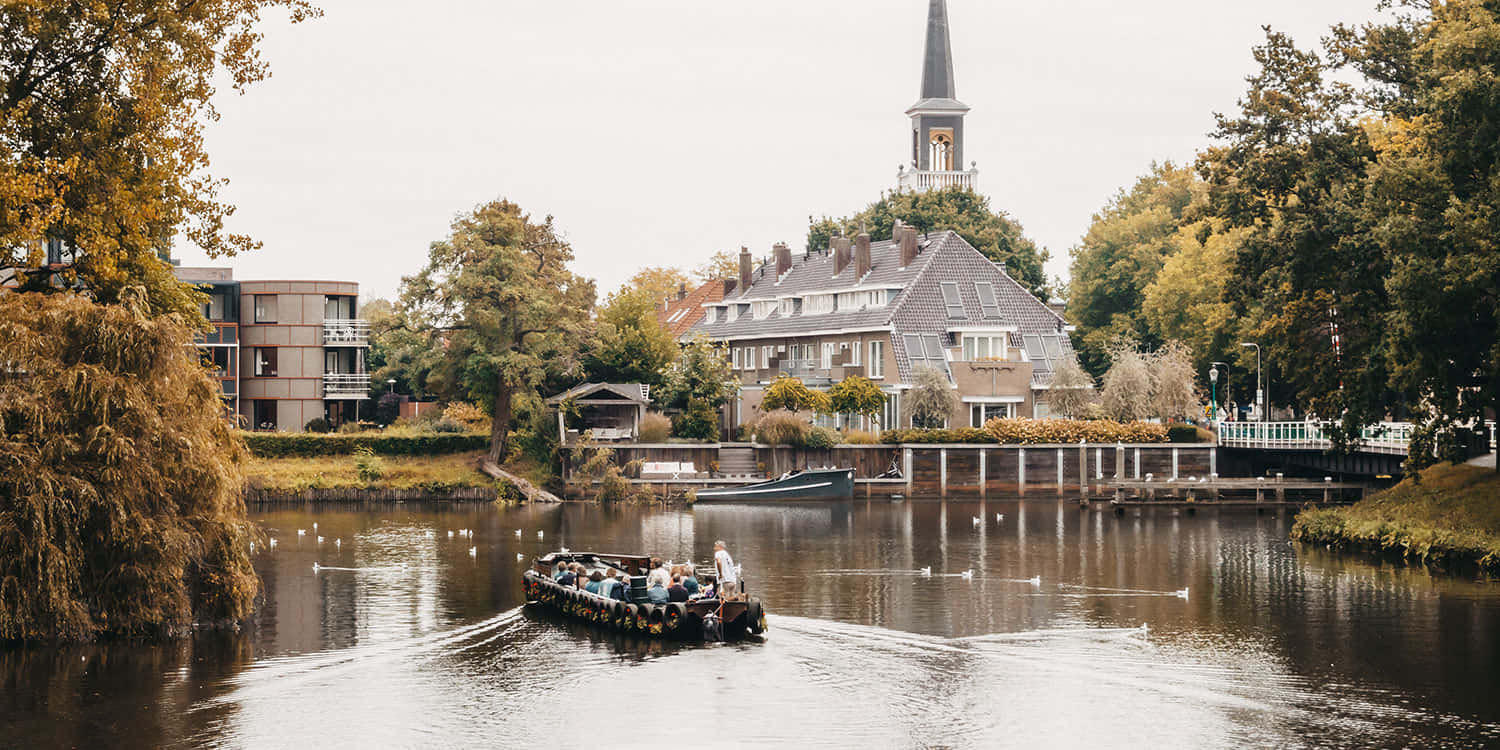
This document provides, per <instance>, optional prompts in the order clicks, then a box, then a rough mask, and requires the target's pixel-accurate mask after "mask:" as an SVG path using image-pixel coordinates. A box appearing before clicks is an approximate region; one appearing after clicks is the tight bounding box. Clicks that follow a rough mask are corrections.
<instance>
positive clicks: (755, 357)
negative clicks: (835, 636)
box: [685, 226, 1072, 429]
mask: <svg viewBox="0 0 1500 750" xmlns="http://www.w3.org/2000/svg"><path fill="white" fill-rule="evenodd" d="M895 235H896V237H895V238H894V239H893V240H889V241H882V242H871V241H870V237H869V235H867V234H860V235H859V236H858V237H856V238H854V239H853V240H851V239H850V238H847V237H838V238H835V239H834V241H833V243H832V244H833V246H832V247H831V248H828V249H827V250H826V251H823V252H810V253H803V254H800V255H797V256H794V255H793V254H792V252H791V250H790V249H789V248H788V247H787V246H786V245H784V244H779V245H776V246H775V248H774V249H773V251H772V257H771V259H770V260H769V261H767V262H765V263H762V264H761V265H760V266H759V267H758V268H753V267H752V266H753V263H752V260H751V256H750V253H749V252H748V251H745V250H741V252H740V269H739V279H738V283H737V284H736V285H735V289H734V290H733V291H731V292H730V293H728V294H726V295H725V297H724V298H723V299H722V300H719V301H716V302H712V303H705V307H706V309H707V313H706V315H704V317H703V319H702V320H700V321H699V322H698V323H697V324H695V325H694V326H693V327H692V328H691V329H689V331H688V332H687V333H686V334H685V336H686V337H693V336H704V337H707V338H708V339H710V340H712V341H716V342H721V343H722V344H723V345H724V346H725V347H726V348H727V349H728V351H729V356H730V361H731V363H732V365H733V367H734V370H735V372H737V373H738V374H739V376H740V385H741V392H740V396H739V398H738V399H737V400H736V401H735V402H734V403H732V404H731V405H730V406H729V407H728V413H727V414H726V415H725V417H726V421H727V422H728V423H729V424H732V425H737V424H743V423H746V422H750V421H753V420H754V419H756V418H757V417H758V416H759V415H760V413H761V412H760V409H759V407H760V402H761V398H762V396H763V393H764V389H765V386H766V385H767V384H769V383H770V382H771V381H772V380H773V379H775V378H776V377H777V376H778V375H781V374H786V375H790V376H794V377H797V378H800V379H801V380H802V381H803V382H804V383H806V384H807V385H808V386H809V387H811V388H814V389H826V388H828V387H829V386H831V385H833V384H834V383H836V382H838V381H840V380H842V379H844V378H846V377H849V376H851V375H862V376H864V377H867V378H870V379H871V380H873V381H875V382H876V383H879V384H880V385H881V390H883V391H884V392H885V393H886V395H887V398H886V408H885V410H884V413H883V414H882V415H880V416H879V417H878V418H877V419H876V420H875V423H874V424H869V423H867V422H866V421H865V420H864V419H863V418H857V417H854V416H852V415H838V416H835V417H833V418H831V421H832V422H834V423H835V424H836V426H843V425H846V424H853V425H854V426H858V427H862V428H865V429H886V428H891V427H897V426H903V427H904V426H911V416H910V415H909V414H907V413H906V410H904V409H903V407H902V398H903V394H904V393H906V392H907V391H908V390H910V388H911V387H912V383H913V376H914V374H915V373H916V372H917V370H918V369H919V368H922V367H931V368H933V369H935V370H937V371H938V372H940V373H942V374H943V375H944V376H945V377H946V378H947V380H948V383H949V386H950V387H951V388H953V389H954V390H955V391H956V395H957V404H958V407H957V408H955V409H954V411H953V413H952V414H950V415H949V416H948V419H947V422H946V425H947V426H950V427H957V426H964V425H968V426H980V425H982V424H984V422H985V421H986V420H988V419H991V418H994V417H1009V416H1025V417H1032V416H1045V415H1046V414H1047V408H1046V392H1047V387H1048V385H1049V383H1050V382H1051V379H1052V373H1053V368H1054V366H1055V365H1056V364H1057V363H1058V362H1059V361H1061V360H1062V359H1063V358H1065V357H1070V356H1072V345H1071V344H1070V343H1069V341H1068V335H1067V330H1066V326H1065V324H1064V323H1063V320H1062V318H1060V317H1059V316H1058V315H1057V313H1055V312H1053V311H1052V309H1051V308H1049V307H1048V306H1047V305H1046V304H1045V303H1044V302H1043V301H1042V300H1040V299H1037V298H1036V297H1035V296H1034V295H1032V294H1031V293H1030V292H1028V291H1027V290H1026V289H1025V288H1024V287H1023V286H1021V284H1019V283H1018V282H1016V281H1015V280H1014V279H1012V278H1011V277H1010V276H1009V275H1008V274H1007V273H1006V272H1005V268H1004V266H1002V265H997V264H995V263H993V262H991V261H990V260H989V259H988V258H986V257H985V256H984V255H983V254H981V253H980V252H979V251H978V250H976V249H974V248H973V247H972V246H971V245H969V243H967V242H965V241H964V239H963V238H962V237H960V236H959V235H958V234H957V233H955V232H941V233H933V234H930V235H919V234H918V233H917V231H916V229H915V228H913V227H909V226H898V227H897V228H896V232H895ZM929 426H938V425H929Z"/></svg>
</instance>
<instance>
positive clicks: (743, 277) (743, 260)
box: [740, 247, 750, 294]
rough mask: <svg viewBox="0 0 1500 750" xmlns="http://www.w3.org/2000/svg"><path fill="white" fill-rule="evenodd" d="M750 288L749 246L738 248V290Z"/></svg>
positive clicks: (743, 290) (742, 290)
mask: <svg viewBox="0 0 1500 750" xmlns="http://www.w3.org/2000/svg"><path fill="white" fill-rule="evenodd" d="M749 288H750V248H748V247H742V248H740V292H741V293H742V294H743V293H744V292H745V291H746V290H748V289H749Z"/></svg>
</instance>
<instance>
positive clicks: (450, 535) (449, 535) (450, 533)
mask: <svg viewBox="0 0 1500 750" xmlns="http://www.w3.org/2000/svg"><path fill="white" fill-rule="evenodd" d="M448 538H449V539H452V538H453V529H448Z"/></svg>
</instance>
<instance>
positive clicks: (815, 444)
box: [802, 427, 839, 448]
mask: <svg viewBox="0 0 1500 750" xmlns="http://www.w3.org/2000/svg"><path fill="white" fill-rule="evenodd" d="M838 444H839V433H838V430H834V429H832V428H829V427H813V428H812V429H810V430H808V431H807V435H805V436H804V437H803V439H802V447H804V448H832V447H833V446H835V445H838Z"/></svg>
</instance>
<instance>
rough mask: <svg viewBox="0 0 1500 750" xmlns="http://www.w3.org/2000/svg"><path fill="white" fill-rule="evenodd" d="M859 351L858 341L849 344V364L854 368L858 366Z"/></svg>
mask: <svg viewBox="0 0 1500 750" xmlns="http://www.w3.org/2000/svg"><path fill="white" fill-rule="evenodd" d="M859 349H860V346H859V341H858V340H855V341H851V342H849V364H851V365H854V366H855V367H858V366H859Z"/></svg>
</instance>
